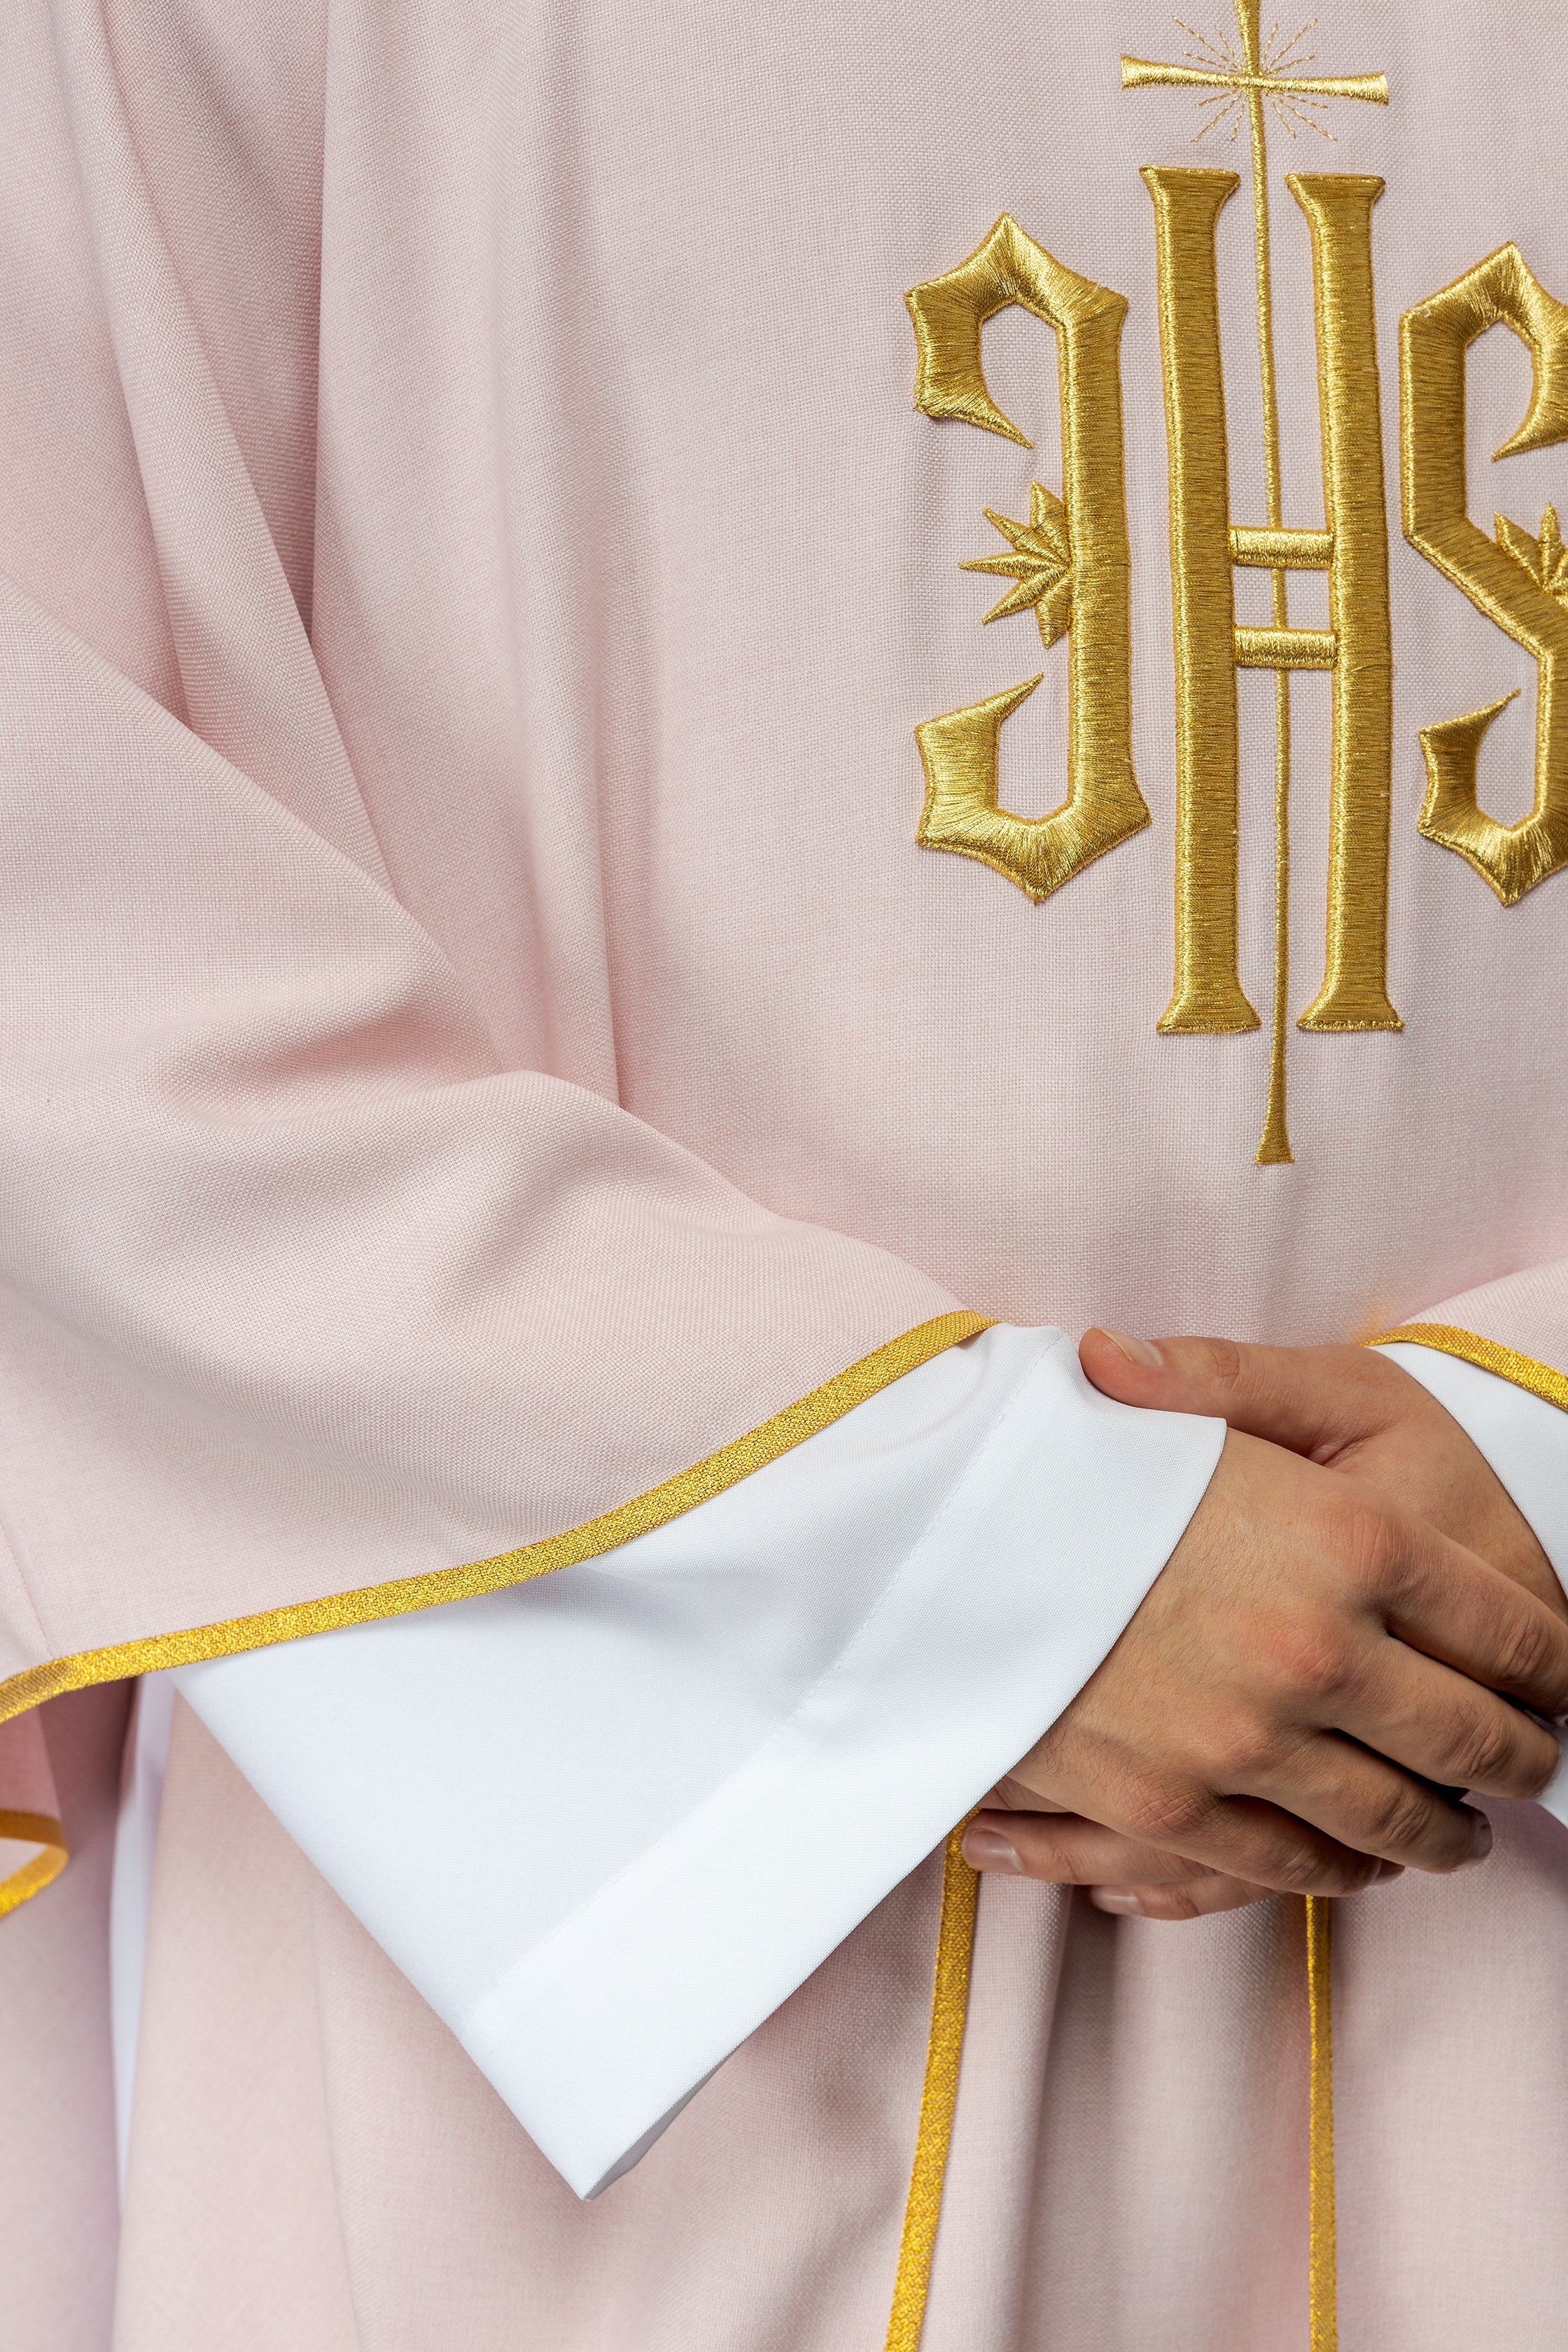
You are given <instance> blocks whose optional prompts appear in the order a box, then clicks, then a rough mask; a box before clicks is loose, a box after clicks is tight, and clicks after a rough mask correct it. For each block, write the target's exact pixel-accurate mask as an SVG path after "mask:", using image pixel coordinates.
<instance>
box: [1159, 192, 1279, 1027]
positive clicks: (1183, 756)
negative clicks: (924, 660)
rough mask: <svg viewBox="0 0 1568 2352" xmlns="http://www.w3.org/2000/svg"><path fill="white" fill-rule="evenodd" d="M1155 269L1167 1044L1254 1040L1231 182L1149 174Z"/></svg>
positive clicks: (1163, 1018)
mask: <svg viewBox="0 0 1568 2352" xmlns="http://www.w3.org/2000/svg"><path fill="white" fill-rule="evenodd" d="M1142 179H1143V184H1144V185H1145V186H1146V187H1147V189H1148V191H1149V194H1150V195H1151V196H1152V199H1153V203H1154V238H1155V248H1156V254H1157V258H1158V264H1159V287H1160V354H1161V361H1162V364H1163V370H1164V383H1165V434H1166V441H1167V446H1168V448H1169V452H1170V507H1171V588H1172V601H1173V623H1174V632H1175V656H1176V981H1175V989H1174V992H1173V995H1172V998H1171V1002H1170V1003H1169V1004H1168V1005H1167V1006H1166V1008H1165V1011H1164V1012H1163V1013H1162V1015H1161V1016H1160V1027H1161V1028H1162V1029H1163V1030H1164V1031H1165V1032H1167V1033H1168V1034H1169V1033H1171V1032H1180V1031H1200V1032H1203V1031H1208V1032H1214V1031H1223V1030H1236V1029H1256V1028H1257V1027H1258V1013H1257V1011H1256V1009H1255V1007H1254V1006H1253V1005H1252V1004H1251V1003H1249V1002H1248V1001H1247V997H1246V995H1245V994H1244V993H1243V992H1242V986H1241V982H1240V979H1239V977H1238V974H1237V768H1238V758H1239V755H1238V751H1237V711H1236V601H1235V595H1234V592H1233V588H1232V581H1231V556H1230V488H1229V481H1228V468H1227V464H1226V425H1225V379H1224V375H1223V373H1222V371H1221V366H1220V347H1219V282H1218V277H1217V273H1216V268H1215V223H1216V221H1217V220H1218V218H1219V214H1220V209H1221V207H1222V205H1226V204H1228V202H1229V201H1230V198H1231V197H1232V196H1233V195H1234V194H1235V193H1236V191H1237V188H1238V187H1239V186H1240V185H1241V183H1240V181H1239V180H1238V179H1237V175H1236V173H1234V172H1194V171H1176V170H1173V169H1168V168H1167V167H1165V166H1163V165H1161V164H1154V163H1147V164H1145V165H1144V167H1143V171H1142Z"/></svg>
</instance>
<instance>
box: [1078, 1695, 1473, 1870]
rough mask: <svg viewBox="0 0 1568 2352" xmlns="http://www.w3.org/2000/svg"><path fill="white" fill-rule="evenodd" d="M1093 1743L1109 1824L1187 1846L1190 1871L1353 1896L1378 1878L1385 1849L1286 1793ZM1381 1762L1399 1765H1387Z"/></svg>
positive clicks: (1157, 1842) (1094, 1773)
mask: <svg viewBox="0 0 1568 2352" xmlns="http://www.w3.org/2000/svg"><path fill="white" fill-rule="evenodd" d="M1313 1737H1314V1738H1317V1739H1319V1740H1321V1743H1322V1744H1323V1745H1324V1746H1325V1747H1327V1746H1329V1745H1330V1744H1331V1743H1330V1741H1329V1738H1328V1736H1327V1735H1323V1734H1317V1735H1313ZM1334 1744H1335V1745H1337V1746H1338V1747H1342V1748H1344V1750H1345V1751H1346V1753H1347V1754H1350V1755H1355V1754H1357V1753H1359V1751H1358V1750H1355V1749H1354V1748H1352V1746H1351V1743H1350V1742H1349V1741H1348V1740H1347V1741H1341V1742H1338V1743H1334ZM1094 1749H1095V1751H1096V1752H1094V1753H1093V1755H1092V1759H1091V1760H1092V1769H1091V1770H1090V1771H1089V1773H1088V1775H1087V1776H1086V1778H1087V1781H1088V1785H1089V1786H1091V1787H1092V1788H1093V1789H1094V1790H1095V1808H1096V1811H1103V1812H1105V1813H1107V1814H1109V1816H1110V1827H1111V1828H1113V1829H1116V1830H1119V1831H1121V1833H1122V1835H1123V1836H1124V1837H1125V1838H1127V1839H1128V1840H1129V1841H1131V1842H1132V1843H1136V1844H1139V1845H1143V1846H1149V1845H1152V1846H1154V1847H1155V1848H1157V1849H1158V1850H1159V1851H1160V1852H1161V1853H1165V1854H1172V1853H1173V1854H1178V1855H1184V1856H1185V1857H1186V1858H1187V1860H1188V1863H1189V1864H1190V1866H1191V1874H1192V1875H1194V1876H1197V1875H1201V1874H1205V1873H1207V1872H1214V1873H1217V1874H1219V1875H1221V1876H1223V1877H1227V1878H1241V1879H1246V1880H1247V1881H1248V1882H1249V1883H1250V1884H1251V1885H1256V1886H1267V1887H1268V1888H1269V1889H1270V1890H1271V1892H1273V1893H1274V1894H1276V1895H1355V1894H1359V1893H1360V1891H1361V1889H1362V1888H1363V1886H1368V1885H1372V1884H1373V1881H1374V1880H1375V1879H1376V1877H1377V1874H1378V1863H1379V1860H1380V1858H1381V1857H1379V1856H1377V1855H1374V1854H1373V1853H1369V1852H1368V1851H1366V1850H1365V1849H1364V1848H1360V1847H1357V1846H1356V1845H1355V1844H1353V1843H1350V1842H1347V1841H1342V1840H1341V1839H1340V1838H1339V1837H1337V1836H1335V1835H1334V1834H1333V1833H1332V1832H1329V1831H1326V1830H1325V1829H1323V1828H1321V1827H1320V1826H1319V1825H1318V1823H1316V1822H1312V1821H1309V1820H1307V1819H1306V1818H1304V1816H1303V1815H1302V1814H1300V1812H1297V1811H1292V1810H1290V1809H1289V1807H1288V1806H1287V1804H1285V1803H1283V1802H1279V1803H1271V1802H1270V1801H1268V1799H1267V1798H1264V1797H1259V1796H1251V1795H1232V1794H1226V1793H1225V1792H1224V1791H1223V1790H1220V1789H1217V1788H1216V1787H1215V1785H1214V1783H1213V1780H1212V1779H1210V1778H1208V1777H1206V1776H1200V1775H1198V1774H1192V1775H1188V1776H1177V1775H1174V1774H1170V1773H1166V1772H1160V1773H1157V1774H1154V1773H1151V1772H1150V1771H1149V1770H1148V1769H1147V1768H1146V1767H1145V1765H1144V1764H1143V1761H1142V1758H1140V1757H1139V1756H1138V1755H1137V1754H1136V1753H1134V1752H1131V1751H1128V1750H1126V1749H1123V1748H1120V1747H1119V1746H1118V1745H1117V1744H1115V1743H1113V1742H1109V1741H1106V1740H1103V1739H1101V1740H1097V1741H1096V1742H1094ZM1366 1760H1367V1762H1368V1763H1369V1764H1371V1763H1372V1762H1373V1759H1370V1758H1369V1759H1366ZM1377 1769H1380V1770H1382V1771H1384V1772H1388V1773H1390V1774H1392V1773H1393V1770H1394V1768H1393V1767H1392V1766H1390V1765H1380V1766H1378V1768H1377ZM1303 1777H1304V1779H1305V1780H1308V1781H1310V1780H1312V1778H1313V1776H1312V1774H1310V1773H1308V1774H1306V1775H1304V1776H1303ZM1320 1777H1321V1775H1320ZM1456 1810H1457V1809H1456ZM1386 1858H1387V1859H1390V1860H1403V1856H1388V1857H1386ZM1169 1875H1170V1874H1169V1873H1168V1871H1164V1870H1162V1871H1160V1872H1159V1873H1158V1874H1153V1873H1152V1874H1150V1877H1151V1881H1152V1882H1154V1883H1158V1882H1160V1881H1163V1882H1166V1883H1169Z"/></svg>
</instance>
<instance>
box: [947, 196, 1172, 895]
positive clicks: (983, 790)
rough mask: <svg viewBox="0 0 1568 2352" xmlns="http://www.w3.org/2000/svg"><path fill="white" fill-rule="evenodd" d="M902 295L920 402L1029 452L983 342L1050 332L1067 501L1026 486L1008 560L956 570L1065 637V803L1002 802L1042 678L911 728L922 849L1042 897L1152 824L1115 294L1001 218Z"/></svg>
mask: <svg viewBox="0 0 1568 2352" xmlns="http://www.w3.org/2000/svg"><path fill="white" fill-rule="evenodd" d="M904 299H905V300H906V301H907V302H908V304H909V309H910V318H911V319H912V320H914V328H915V341H916V344H917V346H918V351H919V367H918V371H917V373H916V377H915V405H916V407H917V408H919V409H921V410H922V411H923V412H924V414H925V415H927V416H934V417H942V418H956V419H959V420H961V421H962V422H963V423H965V424H968V425H979V426H981V427H982V428H983V429H984V431H986V432H988V433H1000V434H1002V435H1004V436H1005V437H1006V438H1007V439H1008V440H1010V441H1018V442H1022V443H1023V446H1025V447H1026V448H1027V447H1028V446H1030V445H1029V443H1028V442H1027V441H1026V439H1025V436H1024V435H1023V434H1022V433H1020V432H1019V430H1018V428H1017V426H1016V425H1015V424H1013V422H1012V421H1011V419H1010V418H1008V417H1006V416H1004V415H1003V414H1002V411H1001V410H1000V409H999V408H998V407H997V406H996V404H995V403H994V401H993V399H992V398H991V394H990V393H989V391H988V390H987V388H986V383H985V373H984V366H983V364H982V361H981V351H980V341H981V332H982V330H983V328H984V324H985V321H986V320H987V319H990V318H994V316H995V314H996V313H997V311H999V310H1006V309H1007V308H1008V306H1009V305H1010V304H1013V303H1016V304H1017V305H1019V307H1020V308H1021V309H1023V310H1030V311H1032V312H1033V313H1034V315H1035V317H1036V318H1037V319H1044V320H1046V322H1047V325H1049V326H1050V327H1052V328H1054V329H1055V331H1056V337H1057V360H1058V379H1059V383H1060V388H1061V419H1062V493H1063V495H1062V498H1061V499H1059V500H1058V499H1056V498H1054V497H1053V496H1052V494H1051V492H1050V491H1049V490H1047V489H1045V488H1043V487H1042V486H1041V485H1040V484H1039V483H1036V484H1035V485H1034V488H1033V491H1032V493H1031V500H1030V520H1029V521H1028V523H1027V524H1022V523H1013V522H1009V521H1008V520H1005V518H1004V517H1002V516H999V515H995V514H993V515H992V517H991V520H993V522H994V524H995V526H996V528H997V529H998V530H1000V531H1001V532H1002V534H1003V536H1004V538H1005V539H1006V540H1007V541H1009V543H1010V545H1011V547H1012V549H1013V553H1012V554H1011V555H997V556H990V557H985V558H984V559H982V560H981V561H979V562H975V563H973V564H971V565H969V566H967V567H966V568H967V569H969V570H972V571H985V572H1002V573H1004V574H1005V575H1006V576H1008V577H1010V578H1012V579H1014V580H1016V582H1017V583H1018V584H1017V586H1016V588H1014V589H1013V590H1012V591H1010V592H1009V593H1008V594H1007V595H1005V597H1004V598H1003V599H1002V602H1001V604H998V605H996V606H995V607H994V609H993V611H992V612H990V613H989V614H986V616H985V617H986V618H987V619H988V620H1001V619H1004V618H1005V617H1006V616H1007V615H1008V614H1014V613H1022V612H1026V611H1030V610H1032V611H1034V612H1035V613H1036V614H1037V618H1038V621H1039V625H1040V635H1041V636H1042V638H1043V639H1044V640H1045V643H1046V644H1047V646H1050V645H1052V644H1053V643H1054V642H1055V640H1056V639H1057V637H1058V636H1060V635H1063V634H1064V633H1066V634H1067V635H1068V789H1067V797H1066V799H1065V800H1064V801H1063V802H1062V803H1061V805H1060V807H1059V808H1056V809H1053V810H1052V811H1051V813H1050V814H1049V815H1048V816H1041V817H1023V816H1015V815H1014V814H1012V812H1011V811H1010V810H1007V809H1005V808H1003V807H1001V806H1000V805H999V799H998V792H999V785H998V764H999V756H1000V740H999V739H1000V734H1001V729H1002V725H1003V722H1004V721H1005V719H1007V718H1008V717H1009V716H1010V714H1011V713H1012V712H1013V711H1014V710H1016V709H1017V707H1018V705H1019V704H1020V703H1021V702H1022V701H1023V700H1024V699H1025V698H1026V696H1028V695H1030V694H1032V693H1033V691H1034V689H1035V688H1036V687H1037V685H1038V684H1039V682H1040V681H1039V677H1038V676H1036V677H1031V678H1026V679H1025V681H1024V682H1023V683H1022V684H1021V685H1019V686H1016V687H1013V688H1009V689H1008V690H1007V691H1006V692H1005V693H1003V694H996V695H992V696H991V697H989V698H988V699H986V700H985V701H984V702H976V703H972V704H970V705H969V706H968V707H967V708H966V709H963V710H954V711H950V712H948V713H947V715H946V716H945V717H943V718H941V719H927V720H926V721H925V723H924V724H923V726H921V727H918V728H917V729H916V730H915V735H916V740H918V742H919V744H920V747H921V761H923V763H924V767H925V774H926V802H925V808H924V811H923V812H922V814H921V822H920V828H919V833H918V835H917V838H918V839H919V840H920V841H921V842H922V843H923V844H924V845H926V847H927V848H930V849H951V850H955V851H957V852H958V853H959V855H960V856H964V857H978V858H980V859H982V860H983V861H984V864H986V865H987V866H994V867H995V869H996V871H997V872H998V873H999V874H1005V875H1006V877H1007V878H1008V880H1009V881H1012V882H1016V884H1017V885H1018V887H1019V888H1020V889H1021V890H1025V891H1026V892H1027V893H1028V895H1029V897H1030V898H1034V899H1036V900H1039V899H1041V898H1045V897H1046V896H1047V894H1048V893H1049V892H1050V891H1052V890H1056V889H1059V888H1060V887H1061V885H1062V884H1063V883H1064V882H1066V881H1068V880H1069V879H1070V877H1072V876H1073V875H1075V874H1077V873H1078V872H1079V870H1080V868H1081V867H1083V866H1087V865H1088V864H1089V861H1090V859H1091V858H1095V857H1099V856H1102V855H1103V853H1104V852H1105V851H1106V850H1108V849H1114V848H1115V847H1116V845H1117V844H1118V843H1119V842H1122V841H1125V840H1127V839H1128V838H1129V836H1130V835H1132V834H1135V833H1139V832H1142V828H1143V827H1144V826H1145V825H1146V824H1148V822H1149V811H1148V808H1147V806H1146V805H1145V803H1144V800H1143V795H1142V793H1141V792H1140V791H1139V789H1138V785H1137V782H1136V779H1135V778H1134V776H1133V773H1132V709H1131V584H1130V578H1131V564H1130V559H1129V555H1128V547H1127V501H1126V490H1125V487H1124V483H1123V477H1122V457H1121V360H1120V348H1121V322H1122V320H1123V319H1124V318H1125V316H1126V314H1127V302H1126V298H1125V297H1124V296H1123V295H1121V294H1114V293H1112V292H1111V291H1110V289H1109V288H1107V287H1104V286H1097V285H1095V284H1093V283H1092V281H1091V280H1090V279H1089V278H1080V277H1079V276H1078V274H1077V273H1076V271H1074V270H1071V269H1068V268H1064V266H1063V265H1062V263H1061V262H1059V261H1056V260H1053V259H1052V257H1051V256H1050V255H1049V254H1048V253H1047V252H1045V251H1044V250H1043V248H1042V247H1039V246H1037V244H1036V243H1035V241H1034V239H1033V238H1032V237H1029V236H1025V234H1024V232H1023V230H1022V229H1021V228H1020V227H1019V226H1018V225H1017V223H1016V221H1015V220H1013V219H1011V218H1010V217H1009V216H1008V215H1006V214H1004V215H1003V216H1002V218H1001V219H1000V220H999V221H998V222H997V224H996V226H995V227H994V229H993V230H992V232H991V234H990V236H988V237H987V238H986V239H985V241H984V244H983V245H981V246H979V247H977V248H976V249H975V251H974V252H973V253H972V254H971V255H970V257H969V258H968V260H967V261H965V262H963V263H961V264H960V265H959V267H958V268H956V269H950V270H949V271H948V272H947V273H946V275H945V276H944V277H942V278H929V279H928V280H927V281H926V283H925V284H924V285H923V286H917V287H916V288H915V289H913V291H912V292H911V293H910V294H907V295H906V296H905V298H904Z"/></svg>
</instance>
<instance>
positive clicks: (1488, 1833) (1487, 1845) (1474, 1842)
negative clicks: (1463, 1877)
mask: <svg viewBox="0 0 1568 2352" xmlns="http://www.w3.org/2000/svg"><path fill="white" fill-rule="evenodd" d="M1491 1850H1492V1825H1491V1823H1490V1822H1489V1821H1488V1819H1487V1817H1486V1815H1485V1813H1478V1814H1477V1815H1476V1818H1475V1820H1474V1822H1472V1823H1471V1826H1470V1851H1469V1853H1468V1854H1467V1855H1466V1857H1465V1859H1464V1861H1463V1862H1462V1863H1461V1864H1459V1867H1460V1869H1461V1870H1468V1868H1469V1867H1470V1864H1472V1863H1477V1862H1485V1860H1486V1858H1487V1856H1488V1854H1489V1853H1490V1852H1491Z"/></svg>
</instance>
